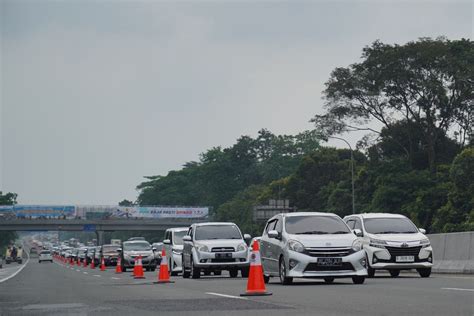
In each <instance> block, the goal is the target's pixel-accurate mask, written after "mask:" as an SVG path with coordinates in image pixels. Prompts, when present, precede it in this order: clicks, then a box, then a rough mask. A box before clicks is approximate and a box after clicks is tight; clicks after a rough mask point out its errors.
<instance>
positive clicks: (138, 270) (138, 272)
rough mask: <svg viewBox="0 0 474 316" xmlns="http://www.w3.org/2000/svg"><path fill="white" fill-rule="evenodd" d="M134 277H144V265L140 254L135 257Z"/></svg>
mask: <svg viewBox="0 0 474 316" xmlns="http://www.w3.org/2000/svg"><path fill="white" fill-rule="evenodd" d="M133 278H134V279H144V278H145V275H144V274H143V265H142V256H140V255H139V256H138V258H136V259H135V264H134V266H133Z"/></svg>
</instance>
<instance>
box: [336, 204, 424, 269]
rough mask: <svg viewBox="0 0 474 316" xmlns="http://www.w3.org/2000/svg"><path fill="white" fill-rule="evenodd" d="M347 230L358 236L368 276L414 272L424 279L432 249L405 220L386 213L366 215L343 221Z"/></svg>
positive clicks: (420, 233) (353, 216)
mask: <svg viewBox="0 0 474 316" xmlns="http://www.w3.org/2000/svg"><path fill="white" fill-rule="evenodd" d="M344 221H345V222H346V223H347V225H348V226H349V228H351V229H354V230H360V231H361V232H362V243H363V247H364V249H365V252H366V254H367V263H368V267H367V270H368V275H369V277H373V276H374V274H375V270H388V271H389V272H390V274H391V276H392V277H397V276H398V275H399V274H400V271H401V270H409V269H416V270H417V271H418V273H419V274H420V276H421V277H423V278H427V277H429V276H430V274H431V267H432V266H433V248H431V244H430V241H429V240H428V238H427V237H426V236H425V230H424V229H421V228H417V227H416V226H415V224H413V222H412V221H411V220H410V219H408V218H407V217H405V216H403V215H399V214H389V213H366V214H355V215H350V216H346V217H344Z"/></svg>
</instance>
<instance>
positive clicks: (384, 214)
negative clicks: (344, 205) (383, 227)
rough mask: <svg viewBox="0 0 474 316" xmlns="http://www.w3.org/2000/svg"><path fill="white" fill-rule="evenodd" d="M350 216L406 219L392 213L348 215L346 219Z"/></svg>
mask: <svg viewBox="0 0 474 316" xmlns="http://www.w3.org/2000/svg"><path fill="white" fill-rule="evenodd" d="M350 216H358V217H362V218H406V216H404V215H401V214H393V213H361V214H354V215H348V216H346V217H350Z"/></svg>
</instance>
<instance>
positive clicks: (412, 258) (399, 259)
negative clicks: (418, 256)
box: [395, 256, 415, 262]
mask: <svg viewBox="0 0 474 316" xmlns="http://www.w3.org/2000/svg"><path fill="white" fill-rule="evenodd" d="M395 261H396V262H414V261H415V256H397V257H396V258H395Z"/></svg>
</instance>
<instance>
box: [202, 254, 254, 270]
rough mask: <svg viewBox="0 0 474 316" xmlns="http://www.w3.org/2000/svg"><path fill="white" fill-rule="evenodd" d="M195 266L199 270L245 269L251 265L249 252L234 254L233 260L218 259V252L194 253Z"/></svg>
mask: <svg viewBox="0 0 474 316" xmlns="http://www.w3.org/2000/svg"><path fill="white" fill-rule="evenodd" d="M194 253H195V255H194V256H193V260H194V265H195V266H196V267H197V268H221V269H222V268H224V269H225V268H244V267H248V266H249V265H250V263H249V256H248V251H247V250H244V251H235V252H232V258H226V259H219V258H216V255H217V253H216V252H197V251H194Z"/></svg>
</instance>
